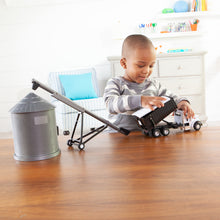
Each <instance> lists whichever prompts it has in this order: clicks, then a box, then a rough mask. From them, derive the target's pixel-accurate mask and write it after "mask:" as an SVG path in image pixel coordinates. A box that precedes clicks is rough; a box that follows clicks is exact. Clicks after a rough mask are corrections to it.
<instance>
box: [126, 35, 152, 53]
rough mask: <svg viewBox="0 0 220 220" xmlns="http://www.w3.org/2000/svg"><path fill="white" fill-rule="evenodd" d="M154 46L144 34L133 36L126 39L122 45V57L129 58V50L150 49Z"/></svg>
mask: <svg viewBox="0 0 220 220" xmlns="http://www.w3.org/2000/svg"><path fill="white" fill-rule="evenodd" d="M149 46H153V43H152V42H151V40H150V39H149V38H148V37H146V36H144V35H142V34H132V35H129V36H128V37H126V38H125V40H124V42H123V45H122V56H123V57H125V56H127V54H126V53H127V51H128V50H129V49H134V48H136V47H149Z"/></svg>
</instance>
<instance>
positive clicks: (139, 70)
mask: <svg viewBox="0 0 220 220" xmlns="http://www.w3.org/2000/svg"><path fill="white" fill-rule="evenodd" d="M123 59H124V65H123V64H122V62H123ZM123 59H122V60H121V65H122V67H123V68H124V69H125V74H124V78H125V79H127V80H129V81H131V82H136V83H143V82H144V81H145V79H146V78H148V77H149V76H150V75H151V73H152V72H153V67H154V64H155V62H156V52H155V49H154V47H146V48H136V49H135V50H133V51H131V52H130V54H129V57H127V58H123Z"/></svg>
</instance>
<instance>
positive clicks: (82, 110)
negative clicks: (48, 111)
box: [32, 79, 130, 150]
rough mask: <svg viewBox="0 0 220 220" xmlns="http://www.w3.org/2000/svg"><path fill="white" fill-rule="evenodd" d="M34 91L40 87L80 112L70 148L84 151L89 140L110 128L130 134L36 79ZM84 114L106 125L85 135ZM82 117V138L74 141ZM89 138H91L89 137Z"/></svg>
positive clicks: (69, 142) (33, 81) (70, 141)
mask: <svg viewBox="0 0 220 220" xmlns="http://www.w3.org/2000/svg"><path fill="white" fill-rule="evenodd" d="M32 83H33V85H32V89H33V90H36V89H37V88H38V87H40V88H42V89H44V90H46V91H47V92H49V93H51V94H52V95H51V96H52V97H54V98H56V99H57V100H59V101H61V102H63V103H65V104H66V105H68V106H70V107H72V108H74V109H75V110H77V111H78V115H77V118H76V122H75V125H74V128H73V132H72V135H71V139H70V140H68V142H67V145H68V146H72V145H73V144H77V145H78V148H79V149H80V150H83V149H84V148H85V143H86V142H88V141H89V140H91V139H92V138H93V137H95V136H96V135H98V134H99V133H101V132H102V131H103V130H105V129H106V128H107V127H108V126H109V127H111V128H113V129H114V130H116V131H118V132H120V133H122V134H124V135H128V134H129V133H130V131H128V130H126V129H124V128H119V127H117V126H115V125H114V124H112V123H110V122H109V121H108V120H106V119H104V118H102V117H100V116H97V115H96V114H94V113H93V112H90V111H88V110H87V109H85V108H83V107H81V106H79V105H77V104H76V103H75V102H74V101H72V100H70V99H68V98H67V97H65V96H63V95H61V94H59V93H58V92H56V91H55V90H53V89H51V88H49V87H48V86H46V85H44V84H43V83H40V82H39V81H37V80H35V79H32ZM84 113H86V114H88V115H90V116H91V117H93V118H95V119H97V120H98V121H100V122H102V123H103V124H104V125H102V126H100V127H98V128H96V129H93V130H91V131H90V132H88V133H87V134H83V115H84ZM80 116H81V131H80V137H79V138H77V139H73V137H74V134H75V131H76V127H77V124H78V120H79V117H80ZM88 136H89V137H88ZM86 137H87V139H86V140H84V139H85V138H86Z"/></svg>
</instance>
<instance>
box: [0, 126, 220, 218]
mask: <svg viewBox="0 0 220 220" xmlns="http://www.w3.org/2000/svg"><path fill="white" fill-rule="evenodd" d="M67 139H68V137H59V145H60V149H61V155H59V156H57V157H54V158H52V159H48V160H43V161H35V162H21V161H15V160H14V159H13V151H14V148H13V140H11V139H6V140H0V166H1V171H0V175H1V177H0V186H1V191H0V219H28V220H30V219H55V220H56V219H74V220H78V219H79V220H84V219H86V220H87V219H88V220H91V219H95V220H99V219H102V220H106V219H119V220H123V219H126V220H129V219H132V220H136V219H137V220H139V219H141V220H142V219H144V220H146V219H187V220H188V219H220V127H208V128H202V130H201V131H198V132H185V133H182V132H178V133H177V134H170V135H169V136H167V137H160V138H150V137H146V136H144V135H143V134H141V133H139V132H136V133H131V134H130V135H129V136H123V135H122V134H105V133H102V134H99V135H98V136H97V137H95V138H94V139H92V140H91V141H89V142H88V143H87V144H86V148H85V151H79V150H78V149H77V147H74V149H73V148H68V147H67V146H66V141H67Z"/></svg>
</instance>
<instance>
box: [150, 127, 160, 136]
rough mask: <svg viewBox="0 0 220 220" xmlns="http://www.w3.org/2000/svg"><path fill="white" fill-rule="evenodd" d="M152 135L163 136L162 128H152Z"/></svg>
mask: <svg viewBox="0 0 220 220" xmlns="http://www.w3.org/2000/svg"><path fill="white" fill-rule="evenodd" d="M152 136H153V137H160V136H161V133H160V129H158V128H155V129H152Z"/></svg>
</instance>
